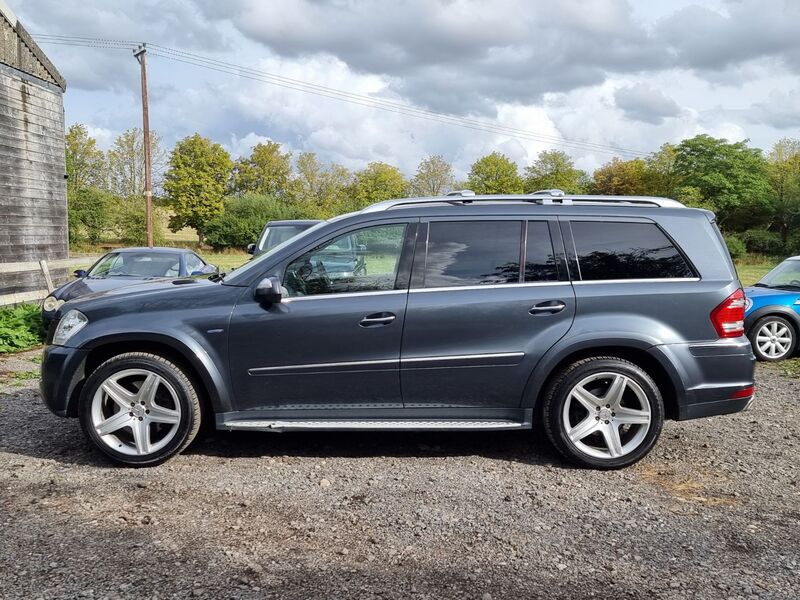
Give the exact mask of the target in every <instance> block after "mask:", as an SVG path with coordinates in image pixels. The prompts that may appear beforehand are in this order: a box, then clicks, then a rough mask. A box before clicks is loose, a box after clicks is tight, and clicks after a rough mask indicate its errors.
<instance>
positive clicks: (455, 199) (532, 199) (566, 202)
mask: <svg viewBox="0 0 800 600" xmlns="http://www.w3.org/2000/svg"><path fill="white" fill-rule="evenodd" d="M552 191H554V190H543V191H542V192H534V193H533V194H527V195H522V194H516V195H507V196H503V195H485V196H483V195H482V196H476V195H474V193H472V192H470V190H463V191H459V192H458V193H455V192H450V193H448V194H447V195H446V196H433V197H429V198H399V199H396V200H384V201H383V202H377V203H375V204H371V205H369V206H367V207H366V208H364V209H363V210H362V211H361V212H380V211H384V210H389V209H391V208H395V207H397V206H410V205H413V204H441V203H447V204H458V205H464V204H472V203H474V202H527V203H529V204H541V205H546V206H550V205H552V206H570V205H578V204H612V205H613V204H618V205H621V206H656V207H661V208H686V206H685V205H684V204H682V203H681V202H678V201H677V200H672V199H670V198H656V197H653V196H583V195H576V196H572V195H570V196H567V195H564V196H558V195H555V196H554V195H552V194H550V192H552ZM556 191H560V190H556ZM465 192H470V193H465ZM545 193H546V194H547V195H545Z"/></svg>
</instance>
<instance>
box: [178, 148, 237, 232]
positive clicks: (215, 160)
mask: <svg viewBox="0 0 800 600" xmlns="http://www.w3.org/2000/svg"><path fill="white" fill-rule="evenodd" d="M232 167H233V163H232V162H231V157H230V156H229V155H228V153H227V152H226V151H225V150H224V149H223V147H222V146H220V145H219V144H216V143H214V142H212V141H211V140H209V139H207V138H204V137H202V136H201V135H200V134H199V133H195V134H194V135H192V136H190V137H187V138H184V139H182V140H181V141H180V142H178V143H177V144H176V145H175V149H174V150H173V151H172V155H171V156H170V159H169V170H168V171H167V174H166V177H165V179H164V191H165V192H166V195H167V200H168V203H169V205H170V206H171V207H172V210H173V212H174V214H173V215H172V217H170V220H169V227H170V229H171V230H172V231H178V230H179V229H181V228H183V227H187V226H188V227H191V228H193V229H194V230H195V231H197V236H198V237H199V238H200V242H201V243H202V241H203V233H204V231H205V226H206V224H207V223H208V222H209V221H210V220H211V219H213V218H214V217H216V216H218V215H219V214H221V213H222V211H223V208H224V205H223V197H224V195H225V185H226V183H227V182H228V178H229V177H230V173H231V168H232Z"/></svg>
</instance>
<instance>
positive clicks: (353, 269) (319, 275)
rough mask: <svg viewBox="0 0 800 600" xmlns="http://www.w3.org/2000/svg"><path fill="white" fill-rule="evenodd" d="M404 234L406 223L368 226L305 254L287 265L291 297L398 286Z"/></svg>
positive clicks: (286, 285)
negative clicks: (398, 269) (398, 271)
mask: <svg viewBox="0 0 800 600" xmlns="http://www.w3.org/2000/svg"><path fill="white" fill-rule="evenodd" d="M405 234H406V225H405V224H393V225H379V226H376V227H367V228H365V229H359V230H358V231H353V232H351V233H347V234H345V235H342V236H339V237H337V238H334V239H333V240H331V241H330V242H327V243H326V244H323V245H322V246H319V247H317V248H315V249H314V250H311V251H310V252H307V253H305V254H303V255H302V256H300V257H299V258H297V259H295V260H293V261H292V262H291V263H290V264H289V266H288V267H287V268H286V274H285V275H284V278H283V285H284V287H285V288H286V290H287V293H288V296H290V297H298V296H315V295H320V294H343V293H354V292H378V291H388V290H393V289H395V281H396V279H397V268H398V265H399V263H400V254H401V252H402V249H403V239H404V238H405Z"/></svg>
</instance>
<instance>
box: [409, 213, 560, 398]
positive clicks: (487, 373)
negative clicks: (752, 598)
mask: <svg viewBox="0 0 800 600" xmlns="http://www.w3.org/2000/svg"><path fill="white" fill-rule="evenodd" d="M521 265H522V266H523V268H520V267H521ZM574 314H575V294H574V291H573V289H572V285H571V284H570V282H569V277H568V275H567V268H566V260H565V255H564V246H563V243H562V241H561V233H560V230H559V228H558V224H557V221H556V220H555V219H554V218H553V219H538V220H522V219H520V218H497V219H486V218H480V219H475V218H472V219H460V220H455V219H429V220H427V221H426V220H423V222H422V223H421V224H420V233H419V235H418V237H417V250H416V252H415V257H414V267H413V272H412V281H411V290H410V293H409V297H408V307H407V310H406V321H405V328H404V332H403V344H402V350H401V358H400V364H401V371H400V372H401V384H402V393H403V403H404V405H405V406H406V407H434V406H436V407H494V408H496V407H518V406H519V405H520V401H521V399H522V393H523V389H524V387H525V384H526V382H527V380H528V377H529V376H530V375H531V373H532V371H533V368H534V366H535V365H536V363H537V362H538V361H539V359H540V358H541V357H542V355H543V354H544V353H545V352H546V351H547V350H548V349H549V348H550V347H551V346H552V345H553V344H555V343H556V341H558V340H559V339H560V338H561V337H563V336H564V335H565V334H566V333H567V331H568V330H569V328H570V326H571V324H572V320H573V316H574Z"/></svg>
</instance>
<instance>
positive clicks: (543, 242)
mask: <svg viewBox="0 0 800 600" xmlns="http://www.w3.org/2000/svg"><path fill="white" fill-rule="evenodd" d="M557 279H558V270H557V268H556V257H555V252H553V241H552V240H551V239H550V226H549V225H548V224H547V221H529V222H528V240H527V243H526V244H525V281H556V280H557Z"/></svg>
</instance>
